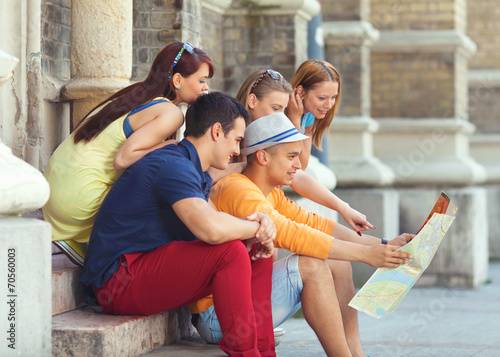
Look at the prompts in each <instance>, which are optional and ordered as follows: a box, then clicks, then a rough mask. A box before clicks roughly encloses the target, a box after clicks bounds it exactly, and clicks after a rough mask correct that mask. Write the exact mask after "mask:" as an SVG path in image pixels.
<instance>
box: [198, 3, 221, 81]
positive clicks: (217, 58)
mask: <svg viewBox="0 0 500 357" xmlns="http://www.w3.org/2000/svg"><path fill="white" fill-rule="evenodd" d="M201 18H202V19H203V24H202V31H201V34H200V36H201V40H200V44H201V48H202V49H203V51H205V52H206V53H207V54H208V55H209V56H210V59H211V60H212V63H213V64H214V66H215V74H214V76H213V77H212V78H211V79H210V80H209V81H208V85H209V86H210V89H219V90H220V89H222V88H223V77H224V76H223V73H224V69H223V63H224V54H223V41H222V33H223V31H222V28H223V22H224V16H223V15H222V14H220V13H217V12H214V11H212V10H208V9H206V8H203V9H202V17H201Z"/></svg>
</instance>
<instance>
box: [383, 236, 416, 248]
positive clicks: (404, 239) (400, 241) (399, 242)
mask: <svg viewBox="0 0 500 357" xmlns="http://www.w3.org/2000/svg"><path fill="white" fill-rule="evenodd" d="M413 238H415V234H409V233H403V234H401V235H399V236H397V237H396V238H394V239H393V240H391V241H389V242H388V243H389V244H390V245H395V246H397V247H402V246H404V245H406V244H408V243H409V242H410V241H411V240H412V239H413Z"/></svg>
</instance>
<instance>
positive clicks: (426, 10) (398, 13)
mask: <svg viewBox="0 0 500 357" xmlns="http://www.w3.org/2000/svg"><path fill="white" fill-rule="evenodd" d="M457 3H465V0H440V1H436V0H419V1H413V0H371V2H370V21H371V22H372V24H373V25H374V26H375V27H376V28H378V29H379V30H445V29H454V28H459V29H460V30H462V31H463V30H464V29H465V21H464V17H463V15H464V14H465V13H463V11H460V10H459V7H457Z"/></svg>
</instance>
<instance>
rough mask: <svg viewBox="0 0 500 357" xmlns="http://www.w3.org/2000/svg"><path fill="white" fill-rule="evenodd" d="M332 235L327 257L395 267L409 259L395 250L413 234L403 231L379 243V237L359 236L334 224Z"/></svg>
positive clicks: (376, 265)
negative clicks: (388, 241) (383, 242)
mask: <svg viewBox="0 0 500 357" xmlns="http://www.w3.org/2000/svg"><path fill="white" fill-rule="evenodd" d="M332 235H333V236H334V237H335V238H337V239H334V240H333V242H332V245H331V247H330V252H329V255H328V258H329V259H338V260H348V261H359V262H364V263H367V264H369V265H371V266H374V267H389V268H395V267H398V266H399V265H400V264H403V263H404V262H405V261H406V259H411V256H410V255H409V254H407V253H403V252H396V250H397V249H398V248H399V247H400V246H402V245H404V244H406V243H408V242H409V241H410V240H411V239H413V237H414V236H415V235H413V234H407V233H404V234H402V235H400V236H398V237H396V238H395V239H393V240H392V241H391V244H387V245H386V244H381V242H380V239H379V238H376V237H373V236H369V235H364V236H362V237H359V236H357V235H356V233H354V232H353V231H352V230H350V229H349V228H347V227H345V226H343V225H341V224H336V225H335V227H334V229H333V232H332Z"/></svg>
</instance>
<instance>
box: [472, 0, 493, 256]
mask: <svg viewBox="0 0 500 357" xmlns="http://www.w3.org/2000/svg"><path fill="white" fill-rule="evenodd" d="M492 4H493V3H492V2H491V1H489V0H477V1H468V2H467V19H468V26H467V32H468V34H469V36H470V37H471V38H472V39H473V40H474V41H475V42H476V43H477V45H478V51H477V54H476V55H475V56H474V57H472V58H471V61H470V62H469V76H468V78H469V117H470V121H471V122H472V123H474V124H475V125H476V127H477V130H476V133H475V134H474V135H473V136H472V137H471V139H470V150H471V155H472V156H473V157H474V159H476V160H477V161H478V162H480V163H481V164H482V165H483V166H484V167H485V168H486V175H487V177H486V184H487V186H486V190H487V191H488V194H487V201H488V215H489V232H490V239H489V251H490V257H491V258H500V235H498V231H499V230H500V221H499V219H498V217H499V216H500V208H499V207H500V156H499V155H498V153H499V152H500V121H499V118H500V114H499V113H500V51H499V50H498V48H499V46H500V37H499V36H498V32H499V31H500V22H499V20H500V18H499V14H498V11H493V10H492Z"/></svg>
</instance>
